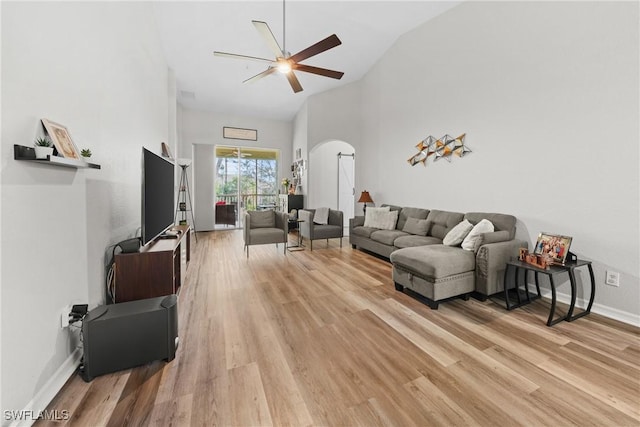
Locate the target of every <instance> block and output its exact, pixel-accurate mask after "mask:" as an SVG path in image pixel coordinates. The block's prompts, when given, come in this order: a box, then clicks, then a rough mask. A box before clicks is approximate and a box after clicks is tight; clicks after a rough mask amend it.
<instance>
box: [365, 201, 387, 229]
mask: <svg viewBox="0 0 640 427" xmlns="http://www.w3.org/2000/svg"><path fill="white" fill-rule="evenodd" d="M383 212H389V206H384V207H381V208H367V210H366V211H365V214H364V226H365V227H373V228H380V227H377V226H375V225H371V224H378V223H379V220H378V218H379V216H380V214H381V213H383Z"/></svg>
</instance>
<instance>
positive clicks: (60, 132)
mask: <svg viewBox="0 0 640 427" xmlns="http://www.w3.org/2000/svg"><path fill="white" fill-rule="evenodd" d="M41 121H42V125H43V126H44V128H45V130H46V131H47V134H48V135H49V138H51V141H53V145H54V147H55V148H56V151H57V152H58V155H59V156H61V157H64V158H66V159H75V160H83V159H82V157H81V156H80V151H79V150H78V147H76V144H74V142H73V139H71V135H70V134H69V131H68V130H67V128H66V127H65V126H64V125H61V124H60V123H56V122H53V121H51V120H48V119H41Z"/></svg>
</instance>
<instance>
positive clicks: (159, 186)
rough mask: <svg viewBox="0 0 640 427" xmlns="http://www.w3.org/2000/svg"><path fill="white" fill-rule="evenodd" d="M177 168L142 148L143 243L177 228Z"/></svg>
mask: <svg viewBox="0 0 640 427" xmlns="http://www.w3.org/2000/svg"><path fill="white" fill-rule="evenodd" d="M174 182H175V165H174V164H173V163H172V162H170V161H169V160H167V159H164V158H162V157H160V156H158V155H157V154H155V153H153V152H151V151H149V150H147V149H146V148H144V147H143V148H142V244H143V245H146V244H147V243H149V242H151V241H153V240H155V239H156V238H158V236H160V235H161V234H162V233H164V232H165V231H166V230H167V229H168V228H169V227H171V226H172V225H173V221H174V210H173V209H174V207H175V205H174V203H173V202H174Z"/></svg>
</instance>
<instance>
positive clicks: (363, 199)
mask: <svg viewBox="0 0 640 427" xmlns="http://www.w3.org/2000/svg"><path fill="white" fill-rule="evenodd" d="M358 203H364V207H363V208H362V212H363V213H364V214H365V215H366V213H367V203H373V199H372V198H371V195H370V194H369V192H368V191H367V190H364V191H363V192H362V194H360V198H359V199H358Z"/></svg>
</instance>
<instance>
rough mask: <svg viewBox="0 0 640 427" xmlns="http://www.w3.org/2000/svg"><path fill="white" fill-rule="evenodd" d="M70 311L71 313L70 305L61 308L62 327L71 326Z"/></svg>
mask: <svg viewBox="0 0 640 427" xmlns="http://www.w3.org/2000/svg"><path fill="white" fill-rule="evenodd" d="M69 313H71V306H70V305H68V306H66V307H64V308H63V309H62V310H60V329H64V328H66V327H67V326H69Z"/></svg>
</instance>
